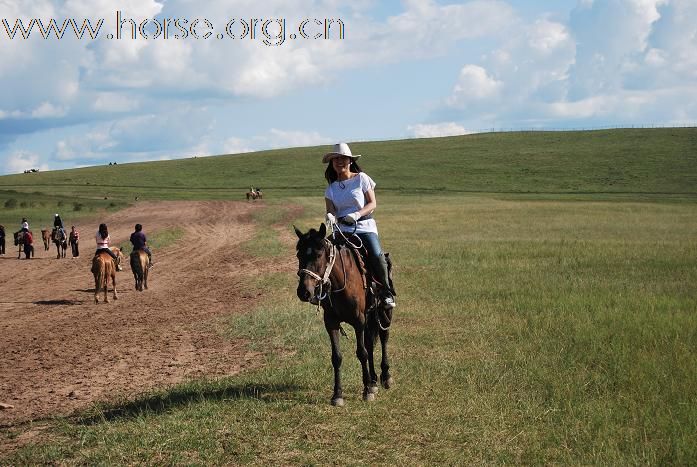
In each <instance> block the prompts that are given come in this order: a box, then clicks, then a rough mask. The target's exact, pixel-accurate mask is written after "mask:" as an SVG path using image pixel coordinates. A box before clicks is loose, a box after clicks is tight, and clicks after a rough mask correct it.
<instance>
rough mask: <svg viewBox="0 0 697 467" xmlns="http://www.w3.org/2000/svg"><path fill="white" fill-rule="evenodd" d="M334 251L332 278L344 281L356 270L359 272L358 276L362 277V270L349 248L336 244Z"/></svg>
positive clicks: (340, 281)
mask: <svg viewBox="0 0 697 467" xmlns="http://www.w3.org/2000/svg"><path fill="white" fill-rule="evenodd" d="M334 252H335V253H334V254H335V258H334V267H333V268H332V273H331V275H330V278H333V279H335V280H338V281H339V283H343V282H344V281H345V280H349V278H350V277H351V276H352V275H353V274H354V272H355V273H357V274H358V276H357V277H360V270H359V268H358V265H357V264H356V260H355V258H354V256H353V253H351V251H350V250H349V248H347V247H345V246H338V245H337V246H334Z"/></svg>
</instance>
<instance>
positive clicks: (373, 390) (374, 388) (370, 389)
mask: <svg viewBox="0 0 697 467" xmlns="http://www.w3.org/2000/svg"><path fill="white" fill-rule="evenodd" d="M378 389H379V388H378V385H377V384H371V385H370V386H368V393H369V394H377V393H378Z"/></svg>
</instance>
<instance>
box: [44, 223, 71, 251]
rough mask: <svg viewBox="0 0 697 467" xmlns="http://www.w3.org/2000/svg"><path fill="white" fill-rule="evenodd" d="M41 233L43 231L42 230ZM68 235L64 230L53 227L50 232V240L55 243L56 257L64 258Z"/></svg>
mask: <svg viewBox="0 0 697 467" xmlns="http://www.w3.org/2000/svg"><path fill="white" fill-rule="evenodd" d="M42 234H43V231H42ZM67 237H68V236H67V235H65V231H64V230H62V229H59V228H58V227H54V228H53V231H52V232H51V240H52V241H53V243H54V244H55V245H56V259H61V258H65V252H66V250H67V249H68V238H67Z"/></svg>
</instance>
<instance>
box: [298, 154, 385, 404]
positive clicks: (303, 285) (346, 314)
mask: <svg viewBox="0 0 697 467" xmlns="http://www.w3.org/2000/svg"><path fill="white" fill-rule="evenodd" d="M358 157H360V156H354V155H353V154H351V150H350V149H349V147H348V145H346V144H344V143H341V144H337V145H336V146H335V147H334V151H333V152H330V153H328V154H326V155H325V156H324V159H323V162H325V163H326V162H329V163H330V164H329V166H328V168H327V170H326V172H325V176H326V178H327V181H328V182H329V187H328V188H327V190H326V192H325V199H326V206H327V223H328V224H329V225H330V227H331V228H332V234H336V233H338V235H339V236H342V237H346V235H345V234H344V233H342V231H343V230H346V232H348V234H349V236H350V234H351V231H356V232H357V233H358V238H359V239H360V240H358V242H360V241H362V242H363V244H364V245H365V246H366V249H367V250H368V251H369V253H370V256H369V257H368V258H369V259H368V261H369V262H371V263H372V265H373V269H374V270H373V279H374V280H376V281H377V282H380V283H381V284H382V285H381V286H380V289H381V292H380V293H379V295H380V296H381V300H380V304H378V302H377V300H375V297H374V294H372V293H371V287H369V286H368V285H369V284H367V281H366V279H365V277H364V275H363V269H362V267H361V265H362V261H361V260H360V257H359V255H358V253H357V252H356V251H354V250H353V249H351V248H347V247H344V246H337V245H336V244H335V242H332V241H330V240H329V239H328V238H325V237H326V233H327V231H326V226H325V225H324V224H322V225H321V226H320V228H319V230H315V229H310V231H309V232H308V233H302V232H300V231H299V230H298V229H297V228H296V229H295V233H296V235H297V236H298V243H297V245H296V250H297V256H298V262H299V267H298V276H299V277H300V281H299V283H298V290H297V294H298V298H300V300H301V301H304V302H310V303H313V304H316V305H318V307H319V306H320V305H321V306H322V308H323V310H324V326H325V329H326V330H327V333H328V334H329V338H330V341H331V348H332V366H333V368H334V393H333V395H332V399H331V403H332V405H336V406H341V405H343V404H344V399H343V394H342V387H341V373H340V368H341V362H342V356H341V350H340V345H339V338H340V333H343V329H342V328H341V323H342V322H345V323H349V324H350V325H351V326H352V327H353V328H354V331H355V333H356V356H357V357H358V360H359V361H360V363H361V369H362V377H363V399H364V400H366V401H370V400H374V399H375V393H376V392H377V388H378V386H377V374H376V372H375V365H374V356H373V351H374V346H375V343H376V341H377V338H378V337H379V338H380V343H381V345H382V361H381V365H380V366H381V370H382V371H381V374H380V381H381V382H382V385H383V386H384V387H385V388H386V389H387V388H389V387H390V386H391V385H392V384H393V380H392V377H391V376H390V372H389V368H390V366H389V361H388V356H387V341H388V339H389V325H390V322H391V320H392V310H393V309H394V306H395V302H394V296H393V294H392V293H391V291H390V290H389V288H390V277H389V268H388V262H387V261H388V259H387V258H386V256H385V255H383V253H382V250H381V249H380V243H379V241H378V237H377V226H376V224H375V220H374V219H372V216H371V215H372V212H373V210H374V209H375V207H376V205H377V203H376V201H375V193H374V192H373V189H374V187H375V182H373V180H372V179H371V178H370V177H368V176H367V175H366V174H364V173H363V172H362V171H361V169H360V168H359V167H358V165H357V164H356V163H355V162H356V159H357V158H358ZM337 214H338V215H339V216H342V218H344V219H346V220H345V222H346V223H347V224H349V225H352V226H353V227H352V228H349V227H348V226H341V227H339V226H338V224H337V222H336V215H337ZM339 229H341V230H339ZM359 229H360V230H359ZM347 243H350V242H347ZM383 264H384V267H382V266H383Z"/></svg>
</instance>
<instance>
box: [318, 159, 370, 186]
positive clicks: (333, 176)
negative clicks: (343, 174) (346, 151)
mask: <svg viewBox="0 0 697 467" xmlns="http://www.w3.org/2000/svg"><path fill="white" fill-rule="evenodd" d="M349 171H351V172H354V173H361V172H363V170H361V168H360V167H359V166H358V163H357V162H356V159H351V165H350V166H349ZM324 178H326V179H327V183H328V184H329V185H331V184H332V183H333V182H335V181H337V179H338V178H339V174H337V173H336V170H334V166H333V165H332V161H329V165H327V170H325V171H324Z"/></svg>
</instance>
